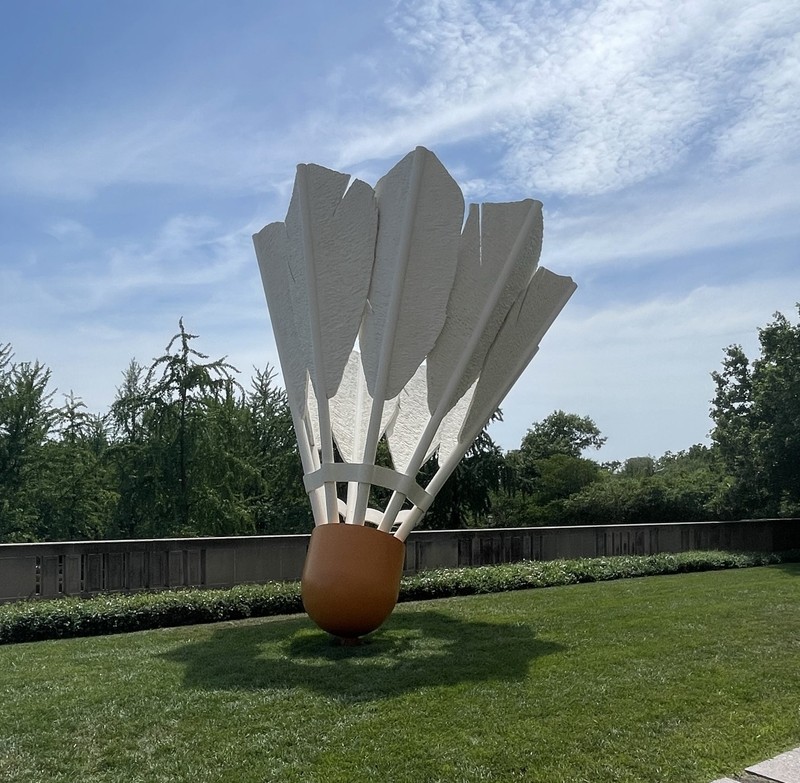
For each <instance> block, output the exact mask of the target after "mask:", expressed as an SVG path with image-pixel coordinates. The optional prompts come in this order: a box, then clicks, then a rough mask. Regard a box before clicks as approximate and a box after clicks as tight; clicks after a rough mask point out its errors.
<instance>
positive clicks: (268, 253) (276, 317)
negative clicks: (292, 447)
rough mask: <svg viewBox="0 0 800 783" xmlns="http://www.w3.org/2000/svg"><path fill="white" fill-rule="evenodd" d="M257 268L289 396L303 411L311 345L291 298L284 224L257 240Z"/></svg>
mask: <svg viewBox="0 0 800 783" xmlns="http://www.w3.org/2000/svg"><path fill="white" fill-rule="evenodd" d="M253 244H254V245H255V249H256V258H257V259H258V268H259V270H260V272H261V281H262V283H263V284H264V293H265V294H266V297H267V306H268V307H269V314H270V320H271V321H272V333H273V335H274V337H275V345H276V346H277V348H278V358H279V360H280V363H281V372H282V373H283V382H284V385H285V386H286V395H287V397H288V399H289V405H290V406H292V408H293V410H297V411H300V412H301V413H300V416H301V418H302V412H303V411H304V410H305V404H306V384H307V381H308V371H307V368H308V366H309V364H310V362H311V354H310V346H309V345H308V344H307V343H306V342H301V341H300V340H299V339H298V337H297V329H296V326H295V322H296V319H295V313H294V308H293V303H292V299H291V297H290V296H289V290H290V275H289V255H290V254H291V253H292V246H291V244H290V243H289V237H288V235H287V233H286V225H285V224H284V223H270V224H269V225H268V226H265V227H264V228H262V229H261V231H259V232H258V233H257V234H256V235H255V236H254V237H253Z"/></svg>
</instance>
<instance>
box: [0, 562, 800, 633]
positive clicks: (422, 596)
mask: <svg viewBox="0 0 800 783" xmlns="http://www.w3.org/2000/svg"><path fill="white" fill-rule="evenodd" d="M797 561H800V551H793V552H782V553H777V554H775V553H773V554H769V553H763V552H749V553H740V552H684V553H681V554H661V555H629V556H621V557H600V558H586V559H580V560H551V561H526V562H522V563H512V564H507V565H494V566H480V567H477V568H449V569H439V570H435V571H424V572H422V573H419V574H416V575H414V576H408V577H404V578H403V581H402V584H401V587H400V600H401V601H419V600H427V599H431V598H444V597H447V596H455V595H474V594H477V593H496V592H504V591H507V590H525V589H530V588H535V587H555V586H559V585H569V584H577V583H579V582H597V581H605V580H609V579H627V578H631V577H638V576H654V575H658V574H676V573H685V572H688V571H710V570H715V569H722V568H748V567H751V566H763V565H771V564H775V563H782V562H797ZM302 609H303V606H302V601H301V598H300V584H299V583H298V582H271V583H269V584H266V585H240V586H238V587H234V588H231V589H229V590H201V589H189V590H173V591H164V592H157V593H137V594H130V595H128V594H115V595H102V596H96V597H93V598H60V599H56V600H49V601H20V602H18V603H13V604H5V605H2V606H0V644H9V643H13V642H29V641H39V640H43V639H57V638H64V637H71V636H95V635H100V634H108V633H121V632H126V631H143V630H147V629H151V628H166V627H171V626H178V625H194V624H195V623H212V622H220V621H223V620H240V619H243V618H246V617H267V616H272V615H283V614H293V613H296V612H301V611H302Z"/></svg>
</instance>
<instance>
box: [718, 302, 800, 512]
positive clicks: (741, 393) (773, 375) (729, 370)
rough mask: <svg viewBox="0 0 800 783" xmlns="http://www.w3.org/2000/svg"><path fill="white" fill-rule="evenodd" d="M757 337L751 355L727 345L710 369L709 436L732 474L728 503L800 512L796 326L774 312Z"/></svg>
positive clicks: (799, 333) (799, 334)
mask: <svg viewBox="0 0 800 783" xmlns="http://www.w3.org/2000/svg"><path fill="white" fill-rule="evenodd" d="M798 312H800V305H798ZM758 337H759V344H760V356H759V357H758V358H757V359H755V360H754V361H752V362H751V361H749V360H748V358H747V356H746V355H745V353H744V351H743V350H742V347H741V346H739V345H731V346H729V347H728V348H727V349H726V352H725V359H724V361H723V366H722V370H721V371H720V372H713V373H712V378H713V379H714V383H715V386H716V393H715V395H714V399H713V400H712V403H711V417H712V419H713V421H714V430H713V431H712V439H713V441H714V443H715V444H716V445H717V447H718V448H719V451H720V455H721V458H722V460H723V462H724V464H725V467H726V469H727V471H728V473H729V474H730V476H731V479H732V485H731V490H730V492H729V493H728V498H727V502H728V504H729V506H730V507H732V508H734V509H735V510H737V511H739V512H740V513H742V514H747V515H759V516H772V515H785V516H790V515H794V514H800V324H798V325H795V326H793V325H792V324H791V322H790V321H789V320H788V319H787V318H786V317H785V316H784V315H782V314H781V313H776V314H775V315H774V320H773V321H772V322H771V323H769V324H767V326H765V327H763V328H762V329H759V331H758Z"/></svg>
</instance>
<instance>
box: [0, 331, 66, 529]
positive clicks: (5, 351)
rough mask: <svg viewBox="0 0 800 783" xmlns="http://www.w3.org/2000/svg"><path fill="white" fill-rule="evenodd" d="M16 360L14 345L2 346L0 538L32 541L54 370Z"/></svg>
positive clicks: (51, 415) (50, 416) (51, 418)
mask: <svg viewBox="0 0 800 783" xmlns="http://www.w3.org/2000/svg"><path fill="white" fill-rule="evenodd" d="M12 359H13V352H12V350H11V346H10V345H2V346H0V541H30V540H34V539H35V530H36V527H37V520H36V509H35V503H34V502H33V494H32V487H33V482H34V480H35V478H36V476H37V469H36V466H37V460H38V458H39V456H40V450H41V448H42V445H43V444H44V442H45V439H46V438H47V436H48V435H49V433H50V432H51V429H52V426H53V421H54V418H55V411H54V410H53V408H52V405H51V401H52V397H53V392H51V391H50V390H49V389H48V385H49V383H50V370H48V369H47V368H46V367H44V366H43V365H41V364H39V362H33V363H31V362H22V363H19V364H17V363H14V362H13V361H12Z"/></svg>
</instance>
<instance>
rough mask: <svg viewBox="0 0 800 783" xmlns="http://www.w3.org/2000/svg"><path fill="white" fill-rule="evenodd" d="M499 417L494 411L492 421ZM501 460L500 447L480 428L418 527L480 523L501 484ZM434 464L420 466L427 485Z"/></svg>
mask: <svg viewBox="0 0 800 783" xmlns="http://www.w3.org/2000/svg"><path fill="white" fill-rule="evenodd" d="M500 417H501V415H500V412H499V411H497V412H496V413H495V414H494V416H493V417H492V421H494V420H495V419H499V418H500ZM504 467H505V463H504V460H503V453H502V451H501V449H500V447H499V446H498V445H497V444H496V443H495V442H494V441H493V440H492V438H491V437H490V436H489V434H488V433H487V432H486V429H485V428H484V429H483V430H482V431H481V433H480V435H478V437H477V438H476V440H475V443H473V444H472V446H470V448H469V450H468V451H467V453H466V454H465V456H464V458H463V459H462V460H461V462H459V463H458V466H457V467H456V469H455V471H453V474H452V475H451V476H450V478H449V479H448V480H447V481H446V482H445V483H444V485H443V486H442V488H441V489H440V490H439V493H438V494H437V496H436V500H435V501H434V503H433V505H432V506H431V508H430V509H429V510H428V512H427V513H426V514H425V516H424V517H423V519H422V523H421V524H420V525H419V527H420V529H422V530H445V529H450V530H453V529H457V528H462V527H477V526H482V525H484V524H485V522H486V517H487V515H488V514H489V512H490V511H491V510H492V495H493V494H494V493H496V492H497V491H498V490H499V489H500V486H501V484H502V480H503V475H504ZM437 469H438V465H436V464H434V460H430V461H429V462H428V463H427V464H426V465H423V469H422V471H421V472H422V479H421V482H422V484H423V486H424V485H427V483H428V481H430V479H431V478H433V476H434V474H435V473H436V470H437Z"/></svg>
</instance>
